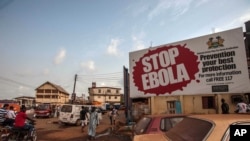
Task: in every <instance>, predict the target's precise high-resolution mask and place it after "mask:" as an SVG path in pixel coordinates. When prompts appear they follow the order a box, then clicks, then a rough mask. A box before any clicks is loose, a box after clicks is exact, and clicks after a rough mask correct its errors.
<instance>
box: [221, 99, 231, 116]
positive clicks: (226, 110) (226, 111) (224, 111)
mask: <svg viewBox="0 0 250 141" xmlns="http://www.w3.org/2000/svg"><path fill="white" fill-rule="evenodd" d="M221 102H222V104H221V110H222V114H229V106H228V104H227V103H226V102H225V99H223V98H222V99H221Z"/></svg>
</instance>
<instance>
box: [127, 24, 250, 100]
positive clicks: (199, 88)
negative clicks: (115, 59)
mask: <svg viewBox="0 0 250 141" xmlns="http://www.w3.org/2000/svg"><path fill="white" fill-rule="evenodd" d="M243 39H244V38H243V31H242V28H237V29H232V30H228V31H224V32H220V33H215V34H210V35H206V36H202V37H198V38H194V39H189V40H184V41H180V42H175V43H171V44H166V45H161V46H157V47H151V48H148V49H144V50H139V51H134V52H130V53H129V70H130V96H131V97H149V96H173V95H193V94H210V93H246V92H250V87H249V86H250V83H249V76H248V67H247V59H246V52H245V45H244V40H243Z"/></svg>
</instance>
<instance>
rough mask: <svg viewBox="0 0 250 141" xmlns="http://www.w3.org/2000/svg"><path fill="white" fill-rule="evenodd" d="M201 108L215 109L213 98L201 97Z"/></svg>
mask: <svg viewBox="0 0 250 141" xmlns="http://www.w3.org/2000/svg"><path fill="white" fill-rule="evenodd" d="M202 108H203V109H215V99H214V97H213V96H203V97H202Z"/></svg>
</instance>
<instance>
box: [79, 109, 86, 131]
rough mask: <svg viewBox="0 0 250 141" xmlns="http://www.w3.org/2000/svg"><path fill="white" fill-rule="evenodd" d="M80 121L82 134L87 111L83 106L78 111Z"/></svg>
mask: <svg viewBox="0 0 250 141" xmlns="http://www.w3.org/2000/svg"><path fill="white" fill-rule="evenodd" d="M80 119H81V122H82V124H81V131H82V132H84V127H85V126H87V111H86V109H85V107H84V106H82V110H81V111H80Z"/></svg>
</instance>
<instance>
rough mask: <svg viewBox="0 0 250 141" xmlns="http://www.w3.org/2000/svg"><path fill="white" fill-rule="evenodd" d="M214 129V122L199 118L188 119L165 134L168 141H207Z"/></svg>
mask: <svg viewBox="0 0 250 141" xmlns="http://www.w3.org/2000/svg"><path fill="white" fill-rule="evenodd" d="M193 125H195V126H193ZM213 127H214V123H213V122H210V121H206V120H201V119H197V118H189V117H186V118H184V119H183V120H182V121H181V122H179V123H178V124H176V126H175V127H173V128H171V129H170V130H169V131H168V132H166V133H165V134H166V136H167V138H168V139H170V140H173V141H179V140H192V141H202V140H206V138H207V136H208V134H209V133H210V132H211V130H212V129H213Z"/></svg>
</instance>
